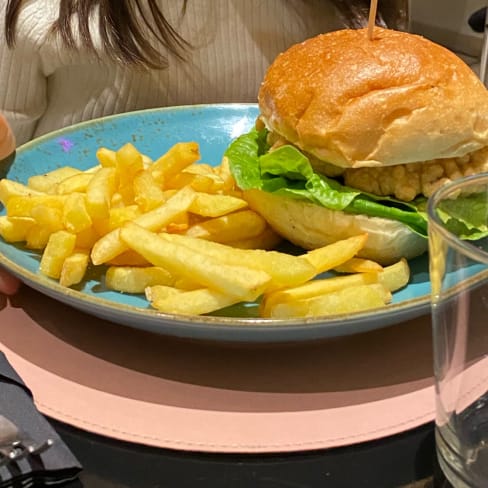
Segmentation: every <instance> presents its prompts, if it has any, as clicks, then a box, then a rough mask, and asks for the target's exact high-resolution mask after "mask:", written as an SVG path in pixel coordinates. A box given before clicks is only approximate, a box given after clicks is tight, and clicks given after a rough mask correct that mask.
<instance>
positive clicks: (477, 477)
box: [428, 174, 488, 488]
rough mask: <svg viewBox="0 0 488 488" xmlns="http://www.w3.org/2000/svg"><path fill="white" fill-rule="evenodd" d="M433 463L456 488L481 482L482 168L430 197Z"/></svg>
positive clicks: (486, 286) (487, 448)
mask: <svg viewBox="0 0 488 488" xmlns="http://www.w3.org/2000/svg"><path fill="white" fill-rule="evenodd" d="M428 217H429V263H430V265H429V266H430V279H431V284H432V325H433V347H434V374H435V385H436V443H437V457H438V460H439V464H440V466H441V468H442V470H443V472H444V474H445V476H446V477H447V479H448V480H449V481H450V483H451V484H452V485H453V486H455V487H469V488H473V487H480V488H481V487H488V237H486V236H488V232H487V231H488V174H485V175H480V176H470V177H466V178H463V179H460V180H457V181H455V182H453V183H449V184H447V185H445V186H443V187H441V188H440V189H438V190H437V192H436V193H435V194H434V195H433V196H432V197H431V198H430V199H429V203H428Z"/></svg>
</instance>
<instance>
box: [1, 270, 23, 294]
mask: <svg viewBox="0 0 488 488" xmlns="http://www.w3.org/2000/svg"><path fill="white" fill-rule="evenodd" d="M19 287H20V281H19V280H18V279H17V278H15V276H12V275H11V274H9V273H8V272H7V271H5V270H3V269H1V268H0V294H4V295H14V294H15V293H16V292H17V290H18V289H19Z"/></svg>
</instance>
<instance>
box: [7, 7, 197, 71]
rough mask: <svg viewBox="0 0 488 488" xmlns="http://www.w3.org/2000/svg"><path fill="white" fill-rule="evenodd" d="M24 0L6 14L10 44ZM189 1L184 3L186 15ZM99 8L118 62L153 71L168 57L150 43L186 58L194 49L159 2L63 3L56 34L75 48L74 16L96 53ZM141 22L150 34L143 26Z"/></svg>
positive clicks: (105, 42) (86, 43)
mask: <svg viewBox="0 0 488 488" xmlns="http://www.w3.org/2000/svg"><path fill="white" fill-rule="evenodd" d="M22 4H23V0H8V2H7V7H6V15H5V36H6V41H7V45H8V46H9V47H13V46H14V44H15V30H16V24H17V19H18V17H19V13H20V9H21V7H22ZM186 4H187V0H183V7H182V13H183V14H184V12H185V9H186ZM96 7H98V9H99V13H98V27H99V30H100V36H101V39H102V45H103V48H104V50H105V51H106V52H107V53H109V55H111V56H112V57H113V58H114V59H117V60H119V61H122V62H127V63H130V64H135V65H139V66H145V67H149V68H163V67H165V66H167V59H166V57H165V56H164V55H163V54H161V52H160V51H159V50H158V49H157V45H156V46H155V45H154V44H153V43H152V42H150V40H148V37H149V36H148V33H149V34H150V36H151V37H154V39H156V41H157V43H159V44H160V46H163V47H165V48H166V49H167V50H168V51H169V52H171V53H173V54H174V55H176V56H177V57H178V58H180V59H183V58H184V54H185V52H186V51H187V49H189V48H190V47H191V46H190V44H189V43H188V42H187V41H185V40H184V39H183V38H182V37H181V36H180V35H179V34H178V32H177V31H176V30H175V29H174V27H173V26H171V24H170V23H169V22H168V21H167V19H166V18H165V17H164V15H163V13H162V12H161V10H160V9H159V7H158V5H157V3H156V1H155V0H59V16H58V18H57V20H56V21H55V22H54V24H53V26H52V32H53V33H57V34H59V35H60V36H61V38H62V40H63V42H64V43H65V44H66V46H68V47H71V48H74V47H75V40H74V37H73V31H72V28H71V21H72V18H73V16H74V15H75V14H76V16H77V24H78V29H79V32H80V38H81V43H82V45H83V46H84V47H87V48H89V49H91V50H92V51H94V45H93V40H92V37H91V34H90V17H91V15H92V13H93V11H94V10H95V8H96ZM138 19H140V20H141V21H142V24H143V25H144V27H146V29H147V31H146V32H144V29H143V28H142V26H141V22H140V21H138Z"/></svg>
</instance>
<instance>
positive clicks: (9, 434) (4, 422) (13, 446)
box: [0, 415, 54, 467]
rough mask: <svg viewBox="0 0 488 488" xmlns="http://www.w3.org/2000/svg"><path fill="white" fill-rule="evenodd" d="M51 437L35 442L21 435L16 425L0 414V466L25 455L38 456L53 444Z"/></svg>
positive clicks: (18, 459)
mask: <svg viewBox="0 0 488 488" xmlns="http://www.w3.org/2000/svg"><path fill="white" fill-rule="evenodd" d="M53 443H54V441H53V440H52V439H46V440H45V441H42V442H35V441H33V440H32V439H29V438H27V437H26V436H23V435H21V433H20V431H19V429H18V428H17V426H16V425H15V424H14V423H13V422H11V421H10V420H9V419H7V418H6V417H4V416H3V415H0V467H1V466H5V465H7V464H9V463H12V462H16V461H20V460H21V459H23V458H25V457H27V456H38V455H39V454H41V453H43V452H45V451H46V450H47V449H49V448H50V447H51V446H52V445H53Z"/></svg>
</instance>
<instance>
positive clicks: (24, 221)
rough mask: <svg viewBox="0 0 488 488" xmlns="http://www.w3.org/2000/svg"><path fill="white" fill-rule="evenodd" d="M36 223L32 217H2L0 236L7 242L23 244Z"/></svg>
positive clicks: (0, 220) (0, 218) (0, 217)
mask: <svg viewBox="0 0 488 488" xmlns="http://www.w3.org/2000/svg"><path fill="white" fill-rule="evenodd" d="M35 223H36V221H35V220H34V219H33V218H32V217H8V216H7V215H1V216H0V236H1V237H2V238H3V240H4V241H6V242H22V241H25V240H26V239H27V232H28V230H29V229H30V228H31V227H32V226H33V225H34V224H35Z"/></svg>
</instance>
